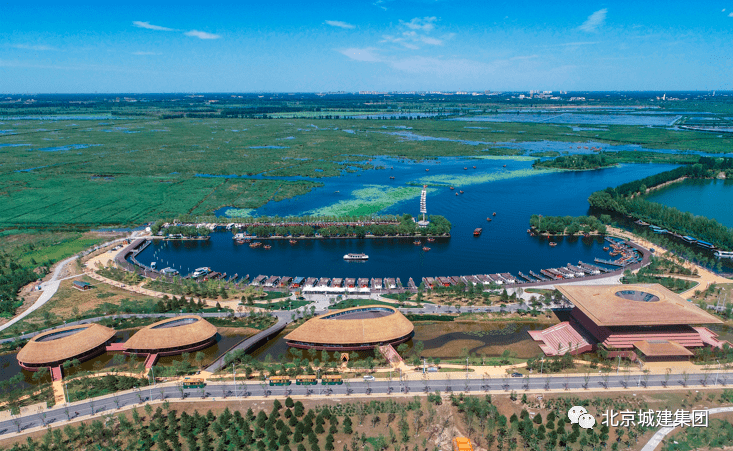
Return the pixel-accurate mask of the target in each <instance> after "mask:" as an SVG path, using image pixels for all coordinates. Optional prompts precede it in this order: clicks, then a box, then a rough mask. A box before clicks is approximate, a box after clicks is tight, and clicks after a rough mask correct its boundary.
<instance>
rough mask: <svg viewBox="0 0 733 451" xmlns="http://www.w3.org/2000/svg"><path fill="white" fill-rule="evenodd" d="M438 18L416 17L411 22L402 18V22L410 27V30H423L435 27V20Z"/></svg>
mask: <svg viewBox="0 0 733 451" xmlns="http://www.w3.org/2000/svg"><path fill="white" fill-rule="evenodd" d="M437 20H438V18H437V17H435V16H432V17H415V18H414V19H412V20H411V21H409V22H404V21H402V20H400V23H401V24H403V25H404V26H406V27H407V28H409V29H410V30H422V31H430V30H432V29H433V28H435V22H436V21H437Z"/></svg>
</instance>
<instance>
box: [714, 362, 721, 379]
mask: <svg viewBox="0 0 733 451" xmlns="http://www.w3.org/2000/svg"><path fill="white" fill-rule="evenodd" d="M715 361H716V362H718V372H717V373H715V385H718V374H720V360H718V359H715Z"/></svg>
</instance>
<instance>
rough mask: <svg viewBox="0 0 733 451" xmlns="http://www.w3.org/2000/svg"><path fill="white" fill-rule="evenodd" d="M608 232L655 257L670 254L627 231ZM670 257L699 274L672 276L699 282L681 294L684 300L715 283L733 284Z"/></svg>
mask: <svg viewBox="0 0 733 451" xmlns="http://www.w3.org/2000/svg"><path fill="white" fill-rule="evenodd" d="M608 232H609V233H612V234H614V235H618V236H621V237H623V238H625V239H627V240H629V241H632V242H634V243H636V244H638V245H640V246H643V247H646V248H647V249H654V254H655V255H667V254H669V253H670V252H669V251H668V250H667V249H665V248H663V247H661V246H659V245H656V244H654V243H652V242H650V241H647V240H645V239H644V238H641V237H639V236H636V235H634V234H633V233H631V232H627V231H626V230H621V229H617V228H615V227H611V226H609V227H608ZM670 257H672V259H673V260H674V261H675V262H677V263H679V264H681V265H682V266H684V267H685V268H688V269H690V270H697V274H698V276H699V277H689V276H681V275H680V276H678V275H673V276H672V277H676V278H679V279H685V280H690V281H693V282H698V285H696V286H694V287H692V288H690V289H689V290H687V291H685V292H682V293H680V296H682V297H684V298H689V297H690V296H692V295H694V294H695V291H697V290H700V291H703V290H705V289H706V288H707V287H709V286H710V285H711V284H713V283H715V284H721V283H733V280H731V279H728V278H725V277H723V276H719V275H718V274H715V273H714V272H712V271H710V270H708V269H707V268H704V267H702V266H700V265H697V264H695V263H692V262H690V261H687V260H685V259H680V258H678V257H677V256H675V255H673V254H671V255H670Z"/></svg>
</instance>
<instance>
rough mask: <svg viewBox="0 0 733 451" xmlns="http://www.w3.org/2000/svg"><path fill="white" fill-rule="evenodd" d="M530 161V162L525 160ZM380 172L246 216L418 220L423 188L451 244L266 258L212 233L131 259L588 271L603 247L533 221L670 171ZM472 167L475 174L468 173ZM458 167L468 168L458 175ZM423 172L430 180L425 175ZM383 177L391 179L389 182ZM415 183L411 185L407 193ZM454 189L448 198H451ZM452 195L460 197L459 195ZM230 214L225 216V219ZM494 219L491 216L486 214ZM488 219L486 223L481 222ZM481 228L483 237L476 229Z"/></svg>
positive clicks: (406, 166)
mask: <svg viewBox="0 0 733 451" xmlns="http://www.w3.org/2000/svg"><path fill="white" fill-rule="evenodd" d="M528 160H529V161H528ZM371 163H372V164H373V165H375V166H379V167H384V168H385V169H376V170H366V171H362V170H360V171H357V172H355V173H348V174H344V175H342V176H340V177H332V178H325V179H319V182H322V183H324V186H323V187H321V188H317V189H314V190H313V191H311V192H309V193H308V194H305V195H302V196H298V197H295V198H292V199H285V200H283V201H280V202H269V203H268V204H266V205H265V206H263V207H261V208H259V209H256V210H253V211H252V212H251V213H252V214H253V215H255V216H257V215H268V216H275V215H278V216H288V215H302V214H316V215H317V214H334V215H347V214H369V213H373V212H377V211H378V212H379V213H387V214H402V213H410V214H413V215H417V214H418V210H419V193H420V189H421V188H420V185H421V184H423V183H428V184H431V185H439V184H440V185H443V186H435V187H431V188H429V189H428V196H427V210H428V214H439V215H443V216H445V217H446V218H448V220H450V221H451V222H452V224H453V230H452V237H451V238H450V239H437V240H436V241H435V242H434V243H430V244H429V247H430V248H431V249H430V251H428V252H425V251H423V250H422V246H415V245H414V244H412V241H413V240H411V239H397V238H388V239H325V240H299V241H298V243H297V244H295V245H291V244H289V243H288V241H287V240H282V241H280V240H273V241H271V242H270V243H269V244H271V245H272V249H270V250H265V249H262V248H255V249H252V248H250V247H249V246H247V245H246V244H245V245H237V244H235V243H234V242H233V240H232V235H231V233H229V232H216V233H212V235H211V239H210V240H209V241H202V242H193V241H189V242H170V241H168V242H156V243H155V244H153V245H151V246H148V248H147V249H145V250H144V251H143V252H142V253H141V254H140V255H139V256H138V257H137V260H138V261H140V262H141V263H143V264H149V263H150V262H153V261H155V262H156V264H157V266H158V267H159V268H163V267H166V266H172V267H175V268H176V269H178V270H179V271H181V273H189V272H191V271H192V270H193V269H195V268H197V267H200V266H210V267H211V268H212V269H213V270H215V271H219V272H226V273H227V274H229V275H234V274H239V275H240V276H244V275H246V274H249V275H250V276H252V277H253V276H257V275H259V274H264V275H278V276H291V277H295V276H303V277H331V278H334V277H340V278H346V277H370V278H371V277H378V278H385V277H399V278H400V279H402V282H403V284H406V283H407V281H408V279H409V278H410V277H412V278H413V279H414V280H415V282H416V283H418V284H419V283H420V280H421V278H422V277H424V276H431V277H434V276H453V275H469V274H484V273H496V272H511V273H513V274H515V275H516V273H517V272H518V271H522V272H524V273H528V271H529V270H534V271H535V272H538V271H539V270H540V269H543V268H548V267H556V266H561V265H566V264H568V263H573V264H575V263H577V262H578V261H579V260H582V261H584V262H588V263H590V262H593V259H594V258H595V257H604V256H606V255H607V254H606V253H604V251H603V249H602V247H603V246H602V242H601V240H600V238H582V239H581V238H577V237H572V238H564V239H562V238H561V239H558V240H557V241H559V245H558V246H556V247H550V246H549V245H548V241H547V240H546V239H541V238H539V237H532V236H530V235H529V234H528V233H527V228H528V227H529V218H530V216H531V215H532V214H542V215H546V216H547V215H572V216H577V215H585V214H587V213H588V203H587V198H588V196H589V195H590V194H591V193H592V192H593V191H596V190H599V189H604V188H606V187H609V186H617V185H619V184H622V183H626V182H629V181H632V180H637V179H640V178H643V177H646V176H648V175H652V174H656V173H659V172H662V171H666V170H669V169H672V168H674V167H675V166H672V165H651V164H642V165H621V166H618V167H613V168H607V169H601V170H596V171H572V172H563V171H535V170H533V169H532V168H531V164H532V162H531V159H527V158H526V157H525V158H498V157H492V158H472V159H468V158H438V159H435V160H426V161H422V162H412V161H407V160H400V159H394V158H380V159H373V160H372V161H371ZM473 166H476V169H473ZM464 168H467V169H465V170H464ZM426 169H429V171H426ZM390 176H393V177H395V179H394V180H390ZM408 183H413V184H415V185H417V186H410V185H408ZM450 186H454V188H455V189H454V190H450ZM459 190H463V191H464V193H463V194H459V195H456V193H457V192H458V191H459ZM226 210H228V209H222V210H220V212H219V213H222V212H224V211H226ZM494 212H496V216H492V213H494ZM487 217H491V218H492V221H491V222H488V221H487ZM477 227H482V228H483V234H482V235H481V236H480V237H474V236H473V230H474V229H475V228H477ZM352 252H353V253H358V252H363V253H366V254H367V255H369V261H367V262H348V261H344V260H343V258H342V257H343V255H344V254H346V253H352Z"/></svg>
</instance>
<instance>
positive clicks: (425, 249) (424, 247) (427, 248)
mask: <svg viewBox="0 0 733 451" xmlns="http://www.w3.org/2000/svg"><path fill="white" fill-rule="evenodd" d="M422 250H423V251H425V252H427V251H429V250H430V248H429V247H427V246H423V248H422Z"/></svg>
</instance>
